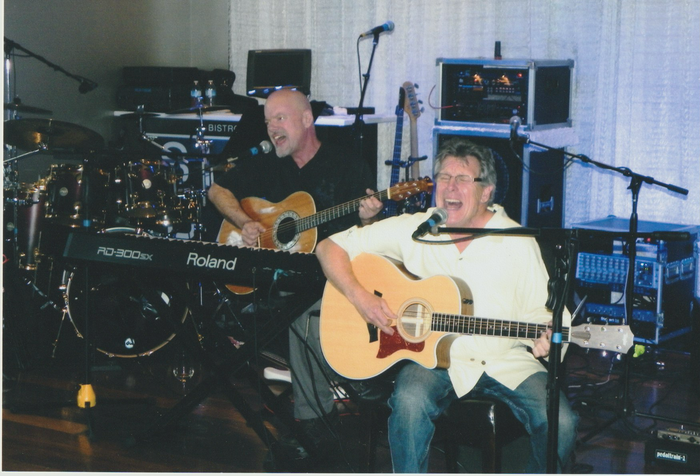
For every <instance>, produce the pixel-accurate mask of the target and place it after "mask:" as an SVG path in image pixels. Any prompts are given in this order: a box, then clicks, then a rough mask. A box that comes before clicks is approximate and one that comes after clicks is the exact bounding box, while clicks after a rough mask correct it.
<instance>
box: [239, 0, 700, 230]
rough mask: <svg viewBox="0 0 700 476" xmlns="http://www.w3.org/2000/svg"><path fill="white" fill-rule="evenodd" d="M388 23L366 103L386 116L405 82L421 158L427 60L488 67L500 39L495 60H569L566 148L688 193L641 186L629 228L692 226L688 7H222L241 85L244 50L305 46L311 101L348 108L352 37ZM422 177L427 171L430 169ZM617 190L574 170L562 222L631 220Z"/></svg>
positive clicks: (693, 77) (286, 0) (367, 43)
mask: <svg viewBox="0 0 700 476" xmlns="http://www.w3.org/2000/svg"><path fill="white" fill-rule="evenodd" d="M387 20H392V21H393V22H394V23H395V24H396V28H395V30H394V31H393V32H392V33H391V34H384V35H382V36H381V37H380V40H379V44H378V47H377V50H376V54H375V57H374V64H373V67H372V71H371V78H370V82H369V86H368V90H367V91H368V92H367V98H366V100H365V105H368V106H374V107H376V108H377V111H379V112H383V113H385V114H393V111H394V107H395V104H396V101H397V96H398V88H399V86H400V85H401V84H402V83H403V82H404V81H407V80H409V81H413V82H417V83H418V84H419V85H420V88H419V90H418V92H419V97H420V98H421V99H422V100H423V101H424V105H425V111H424V113H423V115H422V116H421V117H420V118H419V119H418V135H419V151H420V153H421V154H431V153H432V134H431V132H432V126H433V121H434V118H435V110H434V109H433V107H431V103H432V106H434V105H435V102H436V95H435V92H434V91H432V88H433V86H434V85H435V84H436V82H437V68H436V67H435V60H436V58H439V57H447V58H479V57H483V58H493V52H494V42H495V41H501V42H502V54H503V58H504V59H573V60H574V61H575V63H576V65H575V69H574V85H573V98H572V100H573V101H572V118H573V129H572V131H571V132H573V135H574V137H573V140H567V141H566V142H567V144H568V145H570V148H569V150H570V151H571V152H574V153H578V154H585V155H587V156H588V157H590V158H591V159H593V160H596V161H599V162H602V163H604V164H608V165H611V166H615V167H627V168H629V169H631V170H632V171H634V172H636V173H638V174H642V175H645V176H651V177H654V178H655V179H656V180H658V181H660V182H667V183H671V184H673V185H677V186H679V187H683V188H686V189H688V190H689V191H690V193H689V195H688V196H682V195H679V194H676V193H671V192H668V191H667V190H665V189H663V188H660V187H655V186H650V185H646V184H645V185H644V186H643V187H642V191H641V193H640V200H639V209H638V213H639V217H640V219H642V220H653V221H661V222H671V223H683V224H700V159H699V158H700V129H698V127H697V124H696V122H697V121H695V120H694V119H693V117H694V116H695V115H696V113H697V110H698V108H699V107H700V55H698V54H697V52H698V51H699V50H700V35H698V34H697V27H698V25H699V24H700V8H698V2H697V1H695V0H693V1H685V0H634V1H632V0H618V1H613V0H405V1H402V2H396V1H391V0H353V1H349V0H341V1H334V2H328V1H323V0H239V1H236V2H233V3H232V9H231V61H230V62H231V64H232V65H235V67H236V72H237V73H239V72H240V77H244V76H243V73H244V72H245V58H246V55H247V51H248V50H249V49H257V48H261V49H262V48H311V49H312V51H313V55H314V57H313V62H314V63H313V71H312V76H313V77H312V83H313V84H312V90H311V95H312V98H313V99H317V100H324V101H327V102H329V103H330V104H332V105H338V106H348V105H357V104H358V102H359V98H360V81H359V79H358V76H359V74H360V73H365V72H366V69H367V64H368V62H369V58H370V54H371V51H372V41H371V38H370V39H365V40H362V41H360V42H359V43H358V42H357V38H358V35H359V34H360V33H362V32H363V31H365V30H368V29H370V28H372V27H373V26H375V25H381V24H383V23H384V22H386V21H387ZM358 53H359V57H360V66H358V56H357V55H358ZM431 92H432V94H431ZM551 140H552V141H551V142H545V141H539V142H543V143H546V144H548V145H555V146H556V145H558V144H557V143H556V142H557V140H558V138H557V137H554V136H552V137H551ZM406 143H407V139H406V138H404V144H406ZM392 151H393V130H392V129H391V127H389V126H385V127H383V131H380V150H379V154H380V157H379V165H380V168H381V167H385V169H388V167H386V166H384V165H383V163H384V160H386V159H391V155H392ZM407 156H408V153H407V152H405V153H404V154H403V157H407ZM421 172H422V174H426V173H429V172H430V164H429V163H425V164H423V166H422V169H421ZM380 178H381V177H380ZM384 178H386V176H385V177H384ZM628 185H629V179H628V178H626V177H623V176H622V175H619V174H614V173H612V172H608V171H604V170H601V169H599V168H596V167H593V166H591V165H582V164H581V163H580V162H576V163H574V164H572V165H571V166H570V167H569V168H568V169H567V171H566V210H565V225H567V226H570V225H571V224H573V223H577V222H581V221H586V220H592V219H598V218H602V217H605V216H607V215H608V214H614V215H617V216H620V217H629V216H630V213H631V208H632V200H631V194H630V192H629V191H628V190H627V187H628Z"/></svg>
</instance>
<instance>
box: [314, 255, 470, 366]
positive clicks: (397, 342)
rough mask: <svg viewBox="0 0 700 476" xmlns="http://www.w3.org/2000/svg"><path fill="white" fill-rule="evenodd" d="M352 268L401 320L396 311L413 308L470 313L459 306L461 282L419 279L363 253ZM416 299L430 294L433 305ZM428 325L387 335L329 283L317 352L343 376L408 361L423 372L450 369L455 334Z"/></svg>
mask: <svg viewBox="0 0 700 476" xmlns="http://www.w3.org/2000/svg"><path fill="white" fill-rule="evenodd" d="M352 269H353V272H354V273H355V276H356V277H357V279H358V280H359V281H360V282H361V283H362V284H363V286H364V287H365V289H367V290H368V291H370V292H373V293H376V294H380V295H381V297H383V298H384V299H385V300H386V301H387V303H388V304H389V307H390V308H391V309H392V310H394V312H396V313H397V315H399V316H401V312H400V310H403V311H406V310H408V312H410V309H411V308H412V306H414V305H416V304H417V305H418V307H420V308H423V307H428V308H429V309H431V310H432V311H433V312H447V313H455V314H459V313H462V312H464V313H468V312H470V309H468V307H471V306H468V307H467V306H465V307H463V305H462V298H463V297H464V296H463V294H464V293H465V292H466V293H468V290H466V289H460V286H459V283H458V282H457V281H455V280H453V279H451V278H449V277H447V276H433V277H430V278H427V279H421V280H419V279H416V278H415V277H412V276H411V275H409V274H408V273H407V272H405V270H402V269H400V268H399V267H398V266H397V265H395V264H394V263H393V262H392V261H390V260H388V259H386V258H384V257H381V256H378V255H373V254H367V253H365V254H361V255H359V256H357V257H356V258H355V259H354V260H353V261H352ZM416 296H431V301H430V302H429V303H428V302H427V301H425V300H423V299H421V298H417V297H416ZM424 324H425V323H424ZM427 324H428V326H427V327H426V326H422V325H418V326H414V328H413V329H407V328H405V326H404V327H402V329H400V330H401V331H402V332H401V334H404V333H405V334H411V335H405V336H402V335H400V332H394V335H393V336H388V335H387V334H385V333H383V332H382V331H380V330H379V329H378V328H376V327H374V326H371V325H369V324H367V322H365V320H364V319H363V318H362V317H361V316H360V314H359V313H358V312H357V310H356V309H355V307H354V306H353V305H352V304H351V303H350V301H348V300H347V299H346V298H345V297H344V296H343V295H342V294H341V293H340V292H339V291H338V290H337V289H336V288H335V287H334V286H333V285H332V284H331V283H330V281H329V282H327V283H326V288H325V290H324V292H323V301H322V303H321V318H320V334H321V349H322V350H323V355H324V356H325V358H326V360H327V361H328V363H329V364H330V366H331V368H333V370H335V371H336V372H338V373H339V374H340V375H342V376H344V377H346V378H350V379H365V378H370V377H374V376H376V375H379V374H380V373H382V372H384V371H385V370H387V369H388V368H389V367H391V366H392V365H394V364H396V363H397V362H399V361H401V360H406V359H408V360H412V361H414V362H416V363H418V364H420V365H422V366H424V367H427V368H435V367H442V368H446V367H448V366H449V347H450V345H451V344H452V341H453V340H454V339H455V338H456V337H457V334H449V333H445V332H434V331H429V323H427ZM426 329H427V330H428V331H427V332H423V331H424V330H426ZM395 330H396V329H395ZM406 337H407V338H406Z"/></svg>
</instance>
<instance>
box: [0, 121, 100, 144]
mask: <svg viewBox="0 0 700 476" xmlns="http://www.w3.org/2000/svg"><path fill="white" fill-rule="evenodd" d="M5 142H6V143H7V144H9V145H13V146H15V147H18V148H20V149H23V150H37V149H45V150H49V151H53V150H57V149H72V150H74V151H76V152H89V151H95V150H99V149H102V148H103V147H104V139H103V138H102V136H101V135H100V134H98V133H97V132H95V131H93V130H90V129H88V128H86V127H82V126H79V125H77V124H71V123H69V122H61V121H54V120H53V119H15V120H10V121H5Z"/></svg>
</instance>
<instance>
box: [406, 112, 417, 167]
mask: <svg viewBox="0 0 700 476" xmlns="http://www.w3.org/2000/svg"><path fill="white" fill-rule="evenodd" d="M410 131H411V157H412V158H414V159H416V158H418V124H417V121H416V120H415V119H413V118H411V126H410ZM414 177H420V162H413V164H411V177H410V178H409V177H407V178H406V179H407V180H411V179H412V178H414Z"/></svg>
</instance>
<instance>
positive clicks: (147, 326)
mask: <svg viewBox="0 0 700 476" xmlns="http://www.w3.org/2000/svg"><path fill="white" fill-rule="evenodd" d="M127 231H128V232H132V233H133V232H134V230H132V229H128V228H116V229H108V230H106V232H107V233H120V232H127ZM88 280H89V290H87V291H86V286H85V269H84V268H80V269H75V270H73V271H72V272H71V273H70V276H69V278H68V283H67V286H66V291H65V300H66V306H67V309H68V315H69V317H70V320H71V322H72V323H73V326H75V330H76V331H77V333H78V334H79V335H80V336H81V337H82V332H81V331H83V330H84V329H85V307H86V304H87V306H88V314H89V316H90V322H89V324H90V336H91V337H90V338H91V340H92V342H93V343H94V344H95V347H96V348H97V350H99V351H100V352H102V353H104V354H106V355H108V356H109V357H123V358H130V357H132V358H133V357H145V356H149V355H151V354H153V353H154V352H155V351H157V350H159V349H161V348H162V347H164V346H165V345H166V344H168V342H170V341H171V340H172V339H173V338H174V337H175V335H176V325H175V323H176V322H184V321H185V319H186V318H187V315H188V313H189V310H188V309H187V306H186V303H185V298H186V295H187V292H188V290H187V285H186V284H185V283H184V282H183V281H180V280H177V279H174V278H172V277H169V276H167V275H164V273H162V272H155V271H148V270H142V269H139V270H137V271H135V270H134V269H133V268H130V267H121V266H113V267H112V266H100V267H97V266H94V267H92V268H91V269H90V272H89V276H88ZM86 293H87V297H86ZM86 299H87V303H86Z"/></svg>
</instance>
